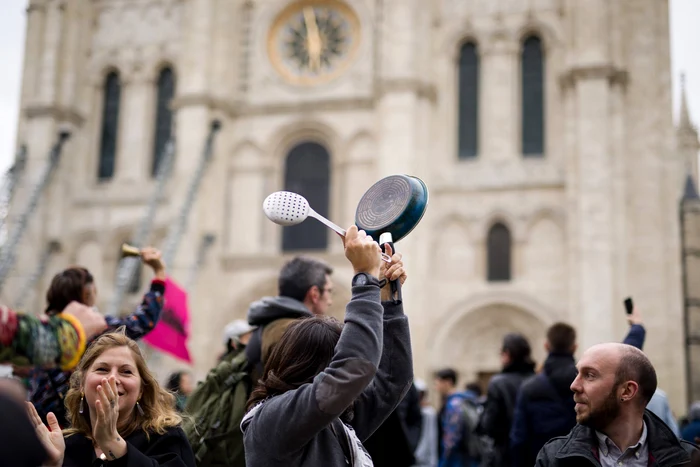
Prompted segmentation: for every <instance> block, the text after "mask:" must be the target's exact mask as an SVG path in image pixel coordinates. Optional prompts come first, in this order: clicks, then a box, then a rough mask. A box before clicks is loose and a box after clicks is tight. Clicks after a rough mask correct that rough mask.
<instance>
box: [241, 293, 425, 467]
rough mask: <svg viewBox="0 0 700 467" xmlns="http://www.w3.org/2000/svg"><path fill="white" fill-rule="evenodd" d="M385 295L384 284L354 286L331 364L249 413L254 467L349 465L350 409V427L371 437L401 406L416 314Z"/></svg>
mask: <svg viewBox="0 0 700 467" xmlns="http://www.w3.org/2000/svg"><path fill="white" fill-rule="evenodd" d="M379 300H380V296H379V287H377V286H372V285H370V286H356V287H353V288H352V299H351V300H350V302H349V303H348V305H347V307H346V311H345V325H344V327H343V331H342V333H341V335H340V339H339V340H338V343H337V344H336V347H335V353H334V355H333V359H332V360H331V362H330V364H329V365H328V366H327V367H326V369H325V370H323V371H322V372H321V373H319V374H318V375H316V377H315V378H314V379H313V381H312V382H311V383H307V384H304V385H302V386H300V387H299V388H297V389H294V390H291V391H287V392H285V393H283V394H280V395H277V396H274V397H271V398H269V399H267V400H266V401H265V402H263V403H262V404H260V405H257V406H256V408H255V409H253V410H254V412H253V410H251V412H249V413H248V414H247V415H246V417H245V418H244V419H243V422H242V423H241V429H242V430H243V440H244V445H245V457H246V465H247V466H248V467H258V466H265V467H275V466H280V467H289V466H295V467H302V466H314V467H315V466H342V465H346V455H345V452H348V451H350V449H349V438H348V437H347V436H346V434H345V429H344V428H343V425H342V422H341V421H340V418H339V417H340V416H341V415H342V414H343V413H344V412H345V411H346V409H347V408H348V407H350V406H352V407H353V413H354V415H353V418H352V421H351V422H350V425H351V426H352V428H353V429H354V430H355V433H356V434H357V437H358V438H359V440H360V441H363V442H364V441H365V440H366V439H367V438H369V436H370V435H371V434H372V433H373V432H374V431H375V430H376V429H377V428H378V427H379V426H380V425H381V424H382V423H383V422H384V420H386V418H387V417H388V416H389V414H390V413H391V412H392V411H393V410H394V409H395V408H396V406H397V405H398V404H399V402H400V401H401V400H402V399H403V397H404V395H405V394H406V392H407V391H408V389H409V387H410V384H411V381H412V379H413V365H412V356H411V341H410V332H409V328H408V319H407V318H406V316H405V315H404V313H403V307H402V306H401V305H400V304H394V303H392V302H384V303H382V304H380V301H379Z"/></svg>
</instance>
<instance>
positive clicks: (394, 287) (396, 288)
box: [379, 232, 403, 305]
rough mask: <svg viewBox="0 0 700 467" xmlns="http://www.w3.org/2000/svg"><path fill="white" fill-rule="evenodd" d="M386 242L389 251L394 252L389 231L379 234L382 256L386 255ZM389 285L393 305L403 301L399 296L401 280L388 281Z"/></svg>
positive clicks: (394, 248)
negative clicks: (389, 248)
mask: <svg viewBox="0 0 700 467" xmlns="http://www.w3.org/2000/svg"><path fill="white" fill-rule="evenodd" d="M387 244H388V245H389V246H390V247H391V251H393V252H394V253H396V247H395V246H394V240H393V237H392V236H391V234H390V233H389V232H385V233H383V234H381V235H380V236H379V246H380V247H381V248H382V257H384V256H388V255H387V254H386V253H385V252H386V247H385V245H387ZM389 286H390V287H391V300H392V301H393V302H394V305H398V304H400V303H401V302H402V301H403V297H402V296H401V282H400V281H399V279H396V280H393V281H391V282H389Z"/></svg>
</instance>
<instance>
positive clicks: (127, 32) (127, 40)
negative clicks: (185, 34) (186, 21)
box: [92, 0, 183, 50]
mask: <svg viewBox="0 0 700 467" xmlns="http://www.w3.org/2000/svg"><path fill="white" fill-rule="evenodd" d="M95 8H96V10H97V12H96V15H95V34H94V35H93V40H92V46H93V49H95V50H114V49H124V48H129V47H144V46H151V45H154V44H163V43H169V42H178V41H179V40H180V37H181V36H182V33H181V31H182V19H183V9H182V0H178V1H168V2H148V3H146V2H135V1H125V0H122V1H109V2H106V1H100V2H96V5H95Z"/></svg>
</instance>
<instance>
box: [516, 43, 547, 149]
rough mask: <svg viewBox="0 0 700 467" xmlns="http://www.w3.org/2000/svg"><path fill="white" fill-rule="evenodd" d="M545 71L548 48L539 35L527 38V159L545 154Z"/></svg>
mask: <svg viewBox="0 0 700 467" xmlns="http://www.w3.org/2000/svg"><path fill="white" fill-rule="evenodd" d="M544 68H545V63H544V49H543V45H542V40H541V39H540V37H539V35H537V34H530V35H528V36H526V37H524V38H523V42H522V48H521V52H520V96H521V111H522V115H521V125H520V126H521V140H522V141H521V143H522V153H523V155H524V156H525V157H538V156H542V155H544V138H545V135H544V133H545V128H544V76H545V69H544Z"/></svg>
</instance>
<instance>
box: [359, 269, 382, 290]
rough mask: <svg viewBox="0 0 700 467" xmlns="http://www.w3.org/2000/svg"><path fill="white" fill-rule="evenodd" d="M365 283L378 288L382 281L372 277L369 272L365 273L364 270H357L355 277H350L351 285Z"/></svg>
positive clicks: (363, 284) (380, 286) (362, 284)
mask: <svg viewBox="0 0 700 467" xmlns="http://www.w3.org/2000/svg"><path fill="white" fill-rule="evenodd" d="M382 282H384V281H382ZM384 283H385V284H386V282H384ZM365 285H376V286H377V287H379V288H380V289H381V288H382V283H381V282H380V281H379V279H377V278H376V277H374V276H373V275H371V274H367V273H365V272H359V273H357V274H355V277H353V278H352V286H353V287H355V286H365Z"/></svg>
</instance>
